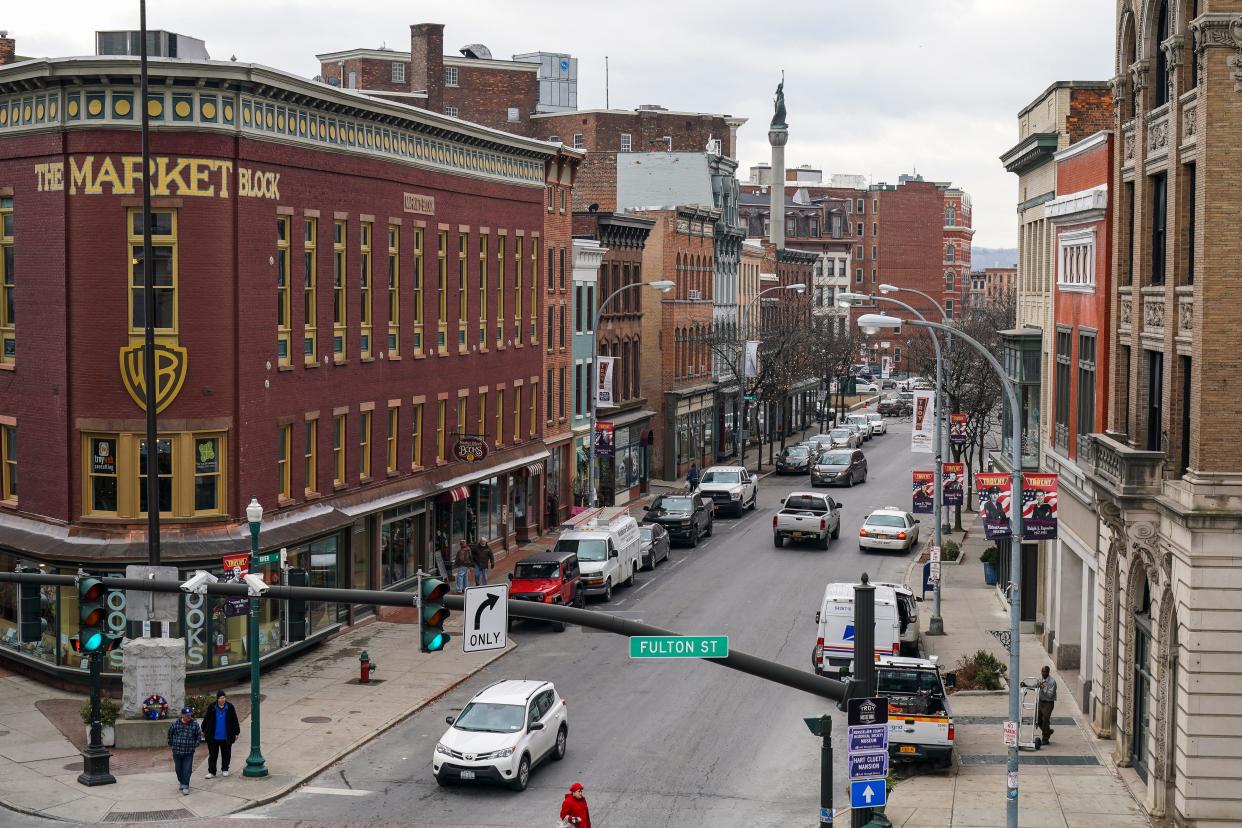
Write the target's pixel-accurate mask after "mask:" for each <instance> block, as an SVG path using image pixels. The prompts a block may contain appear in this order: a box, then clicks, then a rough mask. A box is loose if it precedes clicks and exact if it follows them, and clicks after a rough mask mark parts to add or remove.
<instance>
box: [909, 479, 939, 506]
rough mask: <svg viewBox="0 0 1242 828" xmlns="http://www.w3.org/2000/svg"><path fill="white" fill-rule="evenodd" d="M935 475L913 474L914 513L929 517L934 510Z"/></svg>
mask: <svg viewBox="0 0 1242 828" xmlns="http://www.w3.org/2000/svg"><path fill="white" fill-rule="evenodd" d="M935 497H936V473H935V472H929V471H916V472H914V509H913V511H914V513H915V514H920V515H930V514H931V513H932V510H933V509H934V508H935Z"/></svg>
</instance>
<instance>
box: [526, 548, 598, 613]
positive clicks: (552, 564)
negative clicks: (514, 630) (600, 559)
mask: <svg viewBox="0 0 1242 828" xmlns="http://www.w3.org/2000/svg"><path fill="white" fill-rule="evenodd" d="M509 580H510V581H511V583H510V585H509V598H510V599H511V600H514V601H536V602H538V603H540V604H564V605H566V606H572V607H582V606H583V605H585V604H586V596H585V595H584V594H583V592H582V575H581V572H580V571H579V567H578V555H577V553H575V552H567V551H564V550H562V551H557V550H556V549H549V550H547V551H545V552H535V553H532V554H530V555H527V556H526V557H525V558H523V559H522V560H520V561H518V562H517V563H516V564H515V565H514V567H513V572H511V573H510V574H509ZM521 620H523V619H521V618H516V617H514V616H512V615H511V616H509V626H510V627H512V626H513V624H514V622H515V621H521ZM552 628H553V629H554V630H556V631H557V632H564V631H565V624H564V623H562V622H554V623H553V624H552Z"/></svg>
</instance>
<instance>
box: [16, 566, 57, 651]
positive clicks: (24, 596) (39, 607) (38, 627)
mask: <svg viewBox="0 0 1242 828" xmlns="http://www.w3.org/2000/svg"><path fill="white" fill-rule="evenodd" d="M21 571H22V572H38V571H39V570H37V569H23V570H21ZM20 591H21V600H20V603H19V605H18V606H19V607H20V615H19V618H20V619H21V620H20V622H19V626H20V630H19V634H20V638H21V642H22V643H23V644H33V643H36V642H38V641H41V640H42V639H43V633H45V632H47V619H45V618H44V617H43V612H44V610H46V609H47V608H48V606H49V601H48V599H47V596H46V595H44V594H43V590H42V589H41V588H40V587H39V585H38V584H27V583H23V584H22V585H21V588H20Z"/></svg>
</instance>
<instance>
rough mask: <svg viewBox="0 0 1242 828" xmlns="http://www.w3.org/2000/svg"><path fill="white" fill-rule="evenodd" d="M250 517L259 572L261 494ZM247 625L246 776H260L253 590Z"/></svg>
mask: <svg viewBox="0 0 1242 828" xmlns="http://www.w3.org/2000/svg"><path fill="white" fill-rule="evenodd" d="M246 521H247V522H248V523H249V524H250V571H251V572H255V571H256V570H257V569H258V563H259V526H260V525H261V524H262V523H263V507H262V506H261V505H259V499H258V498H257V497H251V498H250V505H248V506H247V507H246ZM246 627H247V630H246V640H247V642H248V643H247V645H246V646H247V649H249V650H250V755H249V756H248V757H246V769H245V770H243V771H242V776H247V777H251V778H259V777H263V776H267V763H266V762H265V761H264V760H263V752H262V751H261V750H259V732H260V730H259V599H258V597H256V596H254V595H253V593H252V594H251V598H250V619H249V623H248V624H247V625H246Z"/></svg>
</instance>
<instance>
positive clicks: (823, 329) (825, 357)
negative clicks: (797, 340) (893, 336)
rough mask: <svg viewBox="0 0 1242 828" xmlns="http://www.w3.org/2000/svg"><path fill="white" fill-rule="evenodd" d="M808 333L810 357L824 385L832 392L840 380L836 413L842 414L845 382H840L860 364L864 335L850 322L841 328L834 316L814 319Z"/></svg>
mask: <svg viewBox="0 0 1242 828" xmlns="http://www.w3.org/2000/svg"><path fill="white" fill-rule="evenodd" d="M809 334H810V351H809V354H808V356H809V357H810V359H811V363H812V366H813V369H814V371H815V373H816V375H817V376H818V377H819V379H820V384H821V386H822V387H823V388H824V390H826V391H830V390H831V388H832V383H833V381H834V380H836V381H838V382H837V390H836V395H835V399H834V400H833V411H834V412H837V413H839V412H840V411H841V410H842V409H843V408H844V407H845V383H842V382H839V380H840V379H841V378H842V377H844V376H846V375H848V374H849V372H850V368H851V367H852V366H853V365H854V364H855V363H856V362H857V361H858V354H859V349H860V348H861V347H862V344H863V335H862V332H861V331H860V330H859V329H858V327H857V326H855V325H850V324H849V322H848V320H846V324H845V325H843V326H842V325H840V324H839V323H838V322H837V319H836V318H835V317H817V318H815V319H813V320H812V323H811V328H810V330H809Z"/></svg>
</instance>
